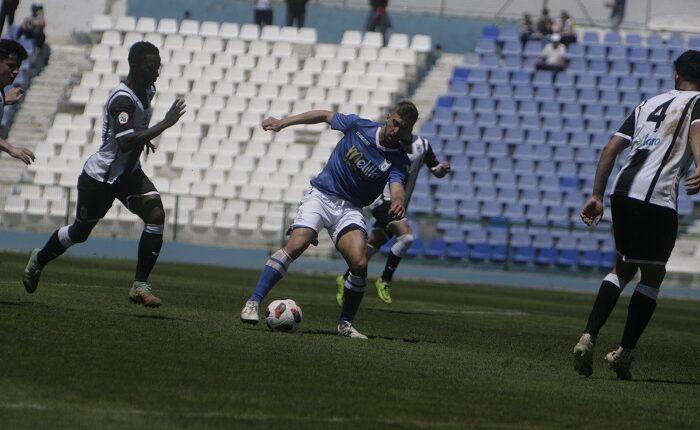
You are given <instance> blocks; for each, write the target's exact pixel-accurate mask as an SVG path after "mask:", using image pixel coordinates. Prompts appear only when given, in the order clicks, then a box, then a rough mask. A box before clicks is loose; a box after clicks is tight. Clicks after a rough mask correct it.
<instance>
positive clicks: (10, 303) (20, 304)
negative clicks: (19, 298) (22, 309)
mask: <svg viewBox="0 0 700 430" xmlns="http://www.w3.org/2000/svg"><path fill="white" fill-rule="evenodd" d="M29 304H31V303H23V302H11V301H8V300H0V306H26V305H29Z"/></svg>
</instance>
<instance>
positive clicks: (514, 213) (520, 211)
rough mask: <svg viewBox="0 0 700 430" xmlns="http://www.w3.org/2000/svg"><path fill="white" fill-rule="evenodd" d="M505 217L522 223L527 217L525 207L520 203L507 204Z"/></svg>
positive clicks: (504, 212) (504, 211)
mask: <svg viewBox="0 0 700 430" xmlns="http://www.w3.org/2000/svg"><path fill="white" fill-rule="evenodd" d="M503 216H504V217H506V218H508V219H512V220H516V221H520V220H522V219H523V218H524V217H525V206H523V204H522V203H520V202H510V203H506V205H505V208H504V210H503Z"/></svg>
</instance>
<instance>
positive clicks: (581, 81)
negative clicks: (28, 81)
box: [576, 75, 598, 90]
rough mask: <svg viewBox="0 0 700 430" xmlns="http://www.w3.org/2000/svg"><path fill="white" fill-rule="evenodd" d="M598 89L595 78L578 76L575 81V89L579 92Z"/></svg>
mask: <svg viewBox="0 0 700 430" xmlns="http://www.w3.org/2000/svg"><path fill="white" fill-rule="evenodd" d="M597 87H598V83H597V81H596V78H595V76H591V75H582V76H579V77H578V79H577V80H576V88H578V89H579V90H589V89H595V88H597Z"/></svg>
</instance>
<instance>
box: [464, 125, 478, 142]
mask: <svg viewBox="0 0 700 430" xmlns="http://www.w3.org/2000/svg"><path fill="white" fill-rule="evenodd" d="M459 137H460V138H461V139H462V140H468V141H474V140H479V139H481V128H480V127H479V126H478V125H468V126H463V127H462V130H461V131H460V133H459Z"/></svg>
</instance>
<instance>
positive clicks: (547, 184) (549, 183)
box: [540, 174, 559, 202]
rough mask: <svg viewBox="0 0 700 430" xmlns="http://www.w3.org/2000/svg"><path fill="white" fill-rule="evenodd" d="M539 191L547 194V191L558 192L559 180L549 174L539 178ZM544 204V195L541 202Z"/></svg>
mask: <svg viewBox="0 0 700 430" xmlns="http://www.w3.org/2000/svg"><path fill="white" fill-rule="evenodd" d="M540 189H541V190H543V191H545V192H547V191H557V192H558V191H559V178H558V177H557V176H556V175H554V174H551V175H549V176H543V177H542V178H540ZM542 202H544V195H543V200H542Z"/></svg>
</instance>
